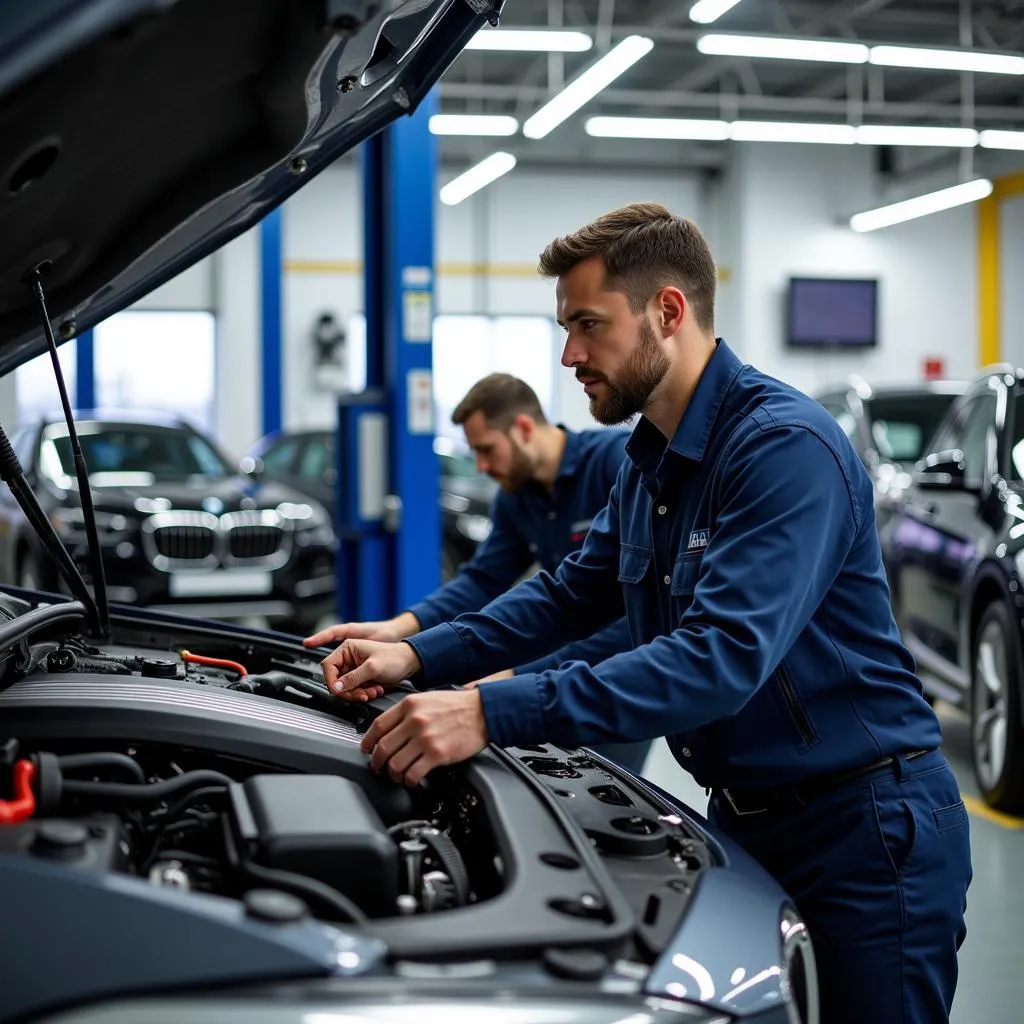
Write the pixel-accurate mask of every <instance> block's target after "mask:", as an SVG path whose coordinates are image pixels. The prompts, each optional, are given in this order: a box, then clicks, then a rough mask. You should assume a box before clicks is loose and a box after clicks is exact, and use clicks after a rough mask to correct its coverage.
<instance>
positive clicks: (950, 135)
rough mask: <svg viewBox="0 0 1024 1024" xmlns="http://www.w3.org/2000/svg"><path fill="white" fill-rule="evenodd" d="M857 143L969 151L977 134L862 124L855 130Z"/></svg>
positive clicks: (972, 130)
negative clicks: (938, 147) (952, 147)
mask: <svg viewBox="0 0 1024 1024" xmlns="http://www.w3.org/2000/svg"><path fill="white" fill-rule="evenodd" d="M857 141H858V142H859V143H860V144H861V145H862V146H958V147H960V148H961V149H971V148H972V147H974V146H976V145H977V144H978V133H977V132H976V131H975V130H974V129H973V128H929V127H927V126H920V125H898V124H862V125H860V127H858V128H857Z"/></svg>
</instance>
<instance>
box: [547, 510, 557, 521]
mask: <svg viewBox="0 0 1024 1024" xmlns="http://www.w3.org/2000/svg"><path fill="white" fill-rule="evenodd" d="M557 518H558V513H557V512H549V513H548V519H557Z"/></svg>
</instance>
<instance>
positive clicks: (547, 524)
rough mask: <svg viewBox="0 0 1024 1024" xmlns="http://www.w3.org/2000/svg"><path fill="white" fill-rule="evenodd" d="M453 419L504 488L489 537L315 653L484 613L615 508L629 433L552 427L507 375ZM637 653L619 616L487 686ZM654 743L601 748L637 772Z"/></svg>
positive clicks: (484, 386)
mask: <svg viewBox="0 0 1024 1024" xmlns="http://www.w3.org/2000/svg"><path fill="white" fill-rule="evenodd" d="M452 422H453V423H455V424H456V425H458V426H461V427H462V429H463V432H464V433H465V435H466V441H467V443H468V444H469V446H470V448H472V449H473V451H474V452H475V453H476V460H477V467H478V468H479V469H480V471H481V472H483V473H486V474H487V475H488V476H490V477H491V478H492V479H493V480H495V481H496V482H497V483H498V484H500V486H501V490H500V491H499V492H498V495H497V497H496V499H495V502H494V506H493V508H492V512H491V519H492V524H493V525H492V529H491V532H490V534H489V535H488V537H487V539H486V540H484V541H483V543H481V544H480V546H479V547H478V548H477V550H476V552H475V553H474V555H473V557H472V558H471V559H470V560H469V561H468V562H466V563H465V564H463V565H462V566H461V568H460V570H459V572H458V573H457V574H456V575H455V577H454V578H453V579H451V580H450V581H449V582H448V583H447V584H445V585H444V586H442V587H440V588H439V589H438V590H436V591H434V593H433V594H431V595H429V596H428V597H426V598H424V599H423V600H422V601H420V602H419V603H418V604H415V605H413V606H412V607H411V608H410V609H408V611H404V612H402V613H401V614H400V615H397V616H395V618H393V619H388V620H387V621H384V622H350V623H344V624H340V625H336V626H331V627H329V628H328V629H325V630H322V631H320V632H319V633H316V634H315V635H314V636H311V637H308V638H307V639H306V641H305V643H306V646H307V647H315V646H319V645H321V644H326V643H331V642H337V641H340V640H344V639H346V638H347V637H361V638H368V639H372V640H392V641H394V640H401V639H404V638H406V637H410V636H413V635H414V634H416V633H418V632H420V631H421V630H424V629H429V628H431V627H432V626H436V625H437V624H438V623H441V622H447V621H449V620H450V619H453V618H455V617H456V616H457V615H461V614H463V613H464V612H475V611H479V610H480V609H481V608H483V607H484V606H485V605H486V604H487V603H488V602H489V601H492V600H493V599H494V598H496V597H498V596H499V595H500V594H504V593H505V592H506V591H507V590H508V589H509V588H510V587H512V586H513V585H514V584H515V582H516V581H517V580H518V579H519V578H520V577H521V576H522V575H523V574H524V573H525V572H526V571H527V570H528V569H529V568H530V567H531V566H532V565H534V564H539V565H540V566H541V567H542V568H543V569H546V570H547V571H548V572H549V573H553V572H555V570H556V569H557V568H558V565H559V563H560V562H561V561H562V560H563V559H564V558H565V557H566V555H569V554H571V553H572V552H574V551H578V550H579V548H580V547H581V546H582V545H583V541H584V539H585V538H586V535H587V531H588V530H589V529H590V524H591V522H592V520H593V518H594V516H595V515H596V514H597V513H598V512H600V511H601V509H602V508H604V506H605V505H606V504H607V503H608V495H609V494H610V492H611V489H612V487H613V486H614V484H615V478H616V476H617V475H618V472H619V467H620V466H621V465H622V461H623V458H624V456H625V447H626V442H627V441H628V440H629V431H626V430H584V431H582V432H578V433H577V432H575V431H572V430H567V429H566V428H565V427H563V426H560V425H554V424H551V423H549V422H548V420H547V417H546V416H545V415H544V411H543V409H542V408H541V404H540V399H538V397H537V394H536V392H535V391H534V390H533V388H531V387H530V385H529V384H527V383H526V382H525V381H523V380H520V379H519V378H518V377H513V376H511V375H510V374H507V373H494V374H491V375H489V376H487V377H484V378H483V379H482V380H480V381H478V382H477V383H476V384H474V385H473V387H472V388H470V390H469V391H468V393H467V394H466V396H465V397H464V398H463V399H462V401H461V402H460V403H459V404H458V405H457V406H456V408H455V410H454V412H453V413H452ZM630 647H631V643H630V637H629V628H628V626H627V623H626V621H625V619H624V618H622V617H620V618H619V619H618V621H617V622H614V623H612V624H611V625H610V626H603V627H602V628H601V629H600V630H598V631H597V633H596V635H594V636H588V637H585V638H584V639H581V640H578V641H576V642H574V643H571V644H569V645H568V646H566V647H565V648H564V649H562V650H560V651H557V652H556V653H555V654H548V653H547V652H545V656H544V657H541V658H538V659H535V660H532V661H530V662H528V663H525V664H521V665H518V664H516V662H517V659H518V658H519V657H521V656H522V652H524V651H526V652H529V651H531V650H532V648H531V646H530V645H529V644H525V645H523V646H522V647H519V648H518V649H517V650H516V651H515V652H513V654H511V655H510V658H509V661H508V662H506V665H509V664H514V665H516V667H515V668H514V669H510V668H507V667H506V668H503V669H502V671H500V672H496V673H491V674H489V675H488V676H487V678H486V679H482V680H479V682H491V681H493V680H494V679H499V678H508V677H511V676H513V675H518V674H528V673H534V672H542V671H544V670H546V669H553V668H556V667H557V666H558V665H559V664H561V663H562V662H563V661H574V660H577V659H579V660H582V661H585V662H587V663H588V664H590V665H596V664H598V662H600V661H603V660H604V659H605V658H608V657H611V656H612V655H613V654H618V653H620V652H621V651H624V650H629V649H630ZM471 685H472V684H471ZM650 746H651V741H650V740H649V739H645V740H643V741H641V742H636V743H619V742H617V741H616V740H615V739H614V738H610V737H606V738H605V739H604V741H602V742H601V743H598V744H595V749H597V750H598V751H599V752H600V753H601V754H603V755H604V756H606V757H609V758H611V759H612V760H613V761H616V762H617V763H619V764H621V765H623V766H624V767H626V768H628V769H629V770H630V771H632V772H633V773H634V774H637V775H639V774H640V773H641V771H642V770H643V765H644V761H645V760H646V758H647V754H648V752H649V750H650Z"/></svg>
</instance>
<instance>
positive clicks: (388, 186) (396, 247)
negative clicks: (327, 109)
mask: <svg viewBox="0 0 1024 1024" xmlns="http://www.w3.org/2000/svg"><path fill="white" fill-rule="evenodd" d="M436 108H437V92H436V89H435V90H433V91H432V92H431V93H430V94H429V95H428V96H427V97H426V98H425V99H424V100H423V102H422V103H421V104H420V106H419V108H418V109H417V110H416V111H415V112H414V113H413V114H412V115H410V116H408V117H403V118H401V119H400V120H399V121H397V122H395V123H394V124H393V125H391V126H390V127H388V128H387V129H385V130H384V131H383V132H381V133H379V134H378V135H376V136H374V137H373V138H371V139H369V140H368V141H367V142H365V143H363V145H362V147H361V152H360V161H361V171H362V180H363V210H364V215H363V223H364V253H365V258H364V264H363V266H364V300H365V304H364V308H365V310H366V388H367V389H366V391H365V392H363V393H362V394H360V395H348V396H343V397H342V398H341V399H340V400H339V402H338V443H337V452H338V501H337V507H338V515H337V516H336V519H337V525H338V529H339V535H340V537H341V550H340V553H339V587H338V616H339V619H341V620H349V621H352V620H372V619H379V618H387V617H390V616H391V615H394V614H396V613H397V612H399V611H401V610H402V609H404V608H407V607H408V606H409V605H410V604H412V603H414V602H415V601H418V600H419V599H420V598H422V597H423V596H425V595H426V594H427V593H429V592H430V591H431V590H433V589H434V588H435V587H436V586H437V584H438V583H439V581H440V573H441V564H440V563H441V559H440V543H441V520H440V512H439V509H438V500H437V491H438V464H437V457H436V455H435V454H434V399H433V380H432V363H433V357H432V347H433V346H432V341H433V314H434V202H435V195H436V190H435V179H436V148H435V143H434V138H433V136H432V135H431V134H430V129H429V121H430V115H431V113H433V112H434V111H435V110H436Z"/></svg>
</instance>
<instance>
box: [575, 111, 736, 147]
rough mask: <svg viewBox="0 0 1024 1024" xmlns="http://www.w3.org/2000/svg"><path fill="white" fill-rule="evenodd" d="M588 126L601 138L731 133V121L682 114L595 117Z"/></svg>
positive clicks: (713, 137) (721, 136)
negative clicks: (704, 118) (695, 117)
mask: <svg viewBox="0 0 1024 1024" xmlns="http://www.w3.org/2000/svg"><path fill="white" fill-rule="evenodd" d="M584 129H585V130H586V133H587V134H588V135H593V136H595V137H596V138H601V139H710V140H712V141H722V140H724V139H728V138H729V137H730V130H731V129H730V126H729V122H728V121H712V120H691V119H688V118H682V117H591V118H588V120H587V122H586V124H585V125H584Z"/></svg>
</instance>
